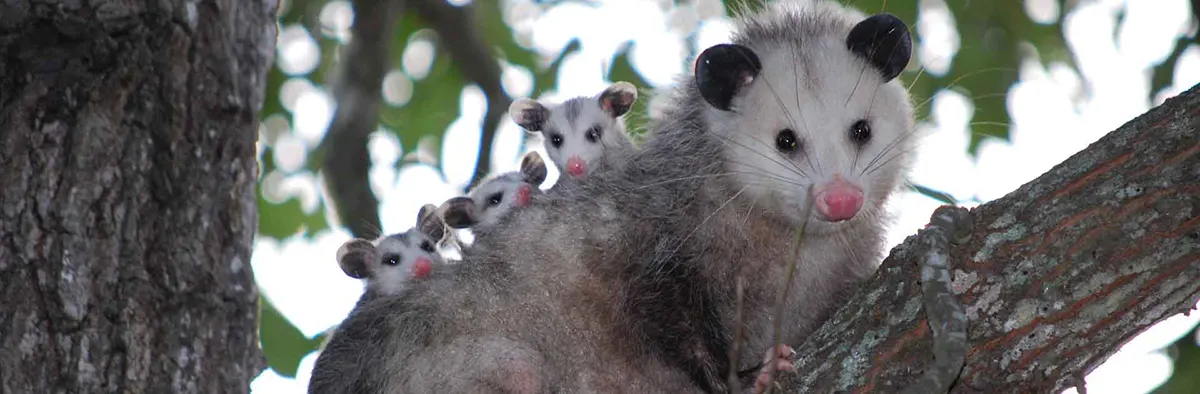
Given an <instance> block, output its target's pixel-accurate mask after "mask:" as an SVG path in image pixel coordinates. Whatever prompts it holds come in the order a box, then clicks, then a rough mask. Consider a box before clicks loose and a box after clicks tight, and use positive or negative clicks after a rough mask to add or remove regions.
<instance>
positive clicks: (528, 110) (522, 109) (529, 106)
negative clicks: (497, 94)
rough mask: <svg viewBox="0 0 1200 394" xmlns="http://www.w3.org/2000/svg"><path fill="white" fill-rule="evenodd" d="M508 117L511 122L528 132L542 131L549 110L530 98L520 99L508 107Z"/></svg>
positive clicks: (548, 115) (548, 116)
mask: <svg viewBox="0 0 1200 394" xmlns="http://www.w3.org/2000/svg"><path fill="white" fill-rule="evenodd" d="M508 116H510V117H512V120H513V122H516V123H517V125H518V126H521V127H523V128H525V129H526V130H529V131H542V127H544V126H545V123H546V119H549V118H550V110H548V109H546V107H545V106H544V105H542V104H541V103H539V102H537V101H534V100H533V99H531V98H528V97H526V98H521V99H517V101H513V103H512V104H511V105H509V106H508Z"/></svg>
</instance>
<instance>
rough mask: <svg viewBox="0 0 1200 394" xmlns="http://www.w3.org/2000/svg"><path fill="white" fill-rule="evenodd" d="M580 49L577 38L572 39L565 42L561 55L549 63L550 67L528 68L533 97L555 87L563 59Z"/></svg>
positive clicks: (581, 45) (580, 45) (581, 46)
mask: <svg viewBox="0 0 1200 394" xmlns="http://www.w3.org/2000/svg"><path fill="white" fill-rule="evenodd" d="M581 48H583V44H581V43H580V42H579V39H578V38H573V39H571V41H568V42H567V45H566V46H565V47H563V50H562V53H559V54H558V57H556V58H554V61H552V62H550V66H548V67H546V69H545V70H538V69H537V68H536V67H533V68H530V71H532V72H533V95H534V96H537V94H538V93H541V92H544V91H547V90H550V89H551V88H553V87H554V86H555V85H557V84H558V69H559V68H561V67H562V62H563V59H566V58H567V55H570V54H572V53H575V52H576V51H578V50H580V49H581Z"/></svg>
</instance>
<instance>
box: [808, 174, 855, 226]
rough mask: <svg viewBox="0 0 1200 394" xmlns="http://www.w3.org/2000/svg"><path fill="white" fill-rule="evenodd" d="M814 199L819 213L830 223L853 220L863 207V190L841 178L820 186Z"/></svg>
mask: <svg viewBox="0 0 1200 394" xmlns="http://www.w3.org/2000/svg"><path fill="white" fill-rule="evenodd" d="M814 197H816V199H817V201H816V203H817V206H816V208H817V213H819V214H820V215H821V216H822V217H824V218H825V220H828V221H830V222H840V221H843V220H849V219H851V218H853V217H854V215H856V214H858V210H859V209H861V208H862V205H863V192H862V189H861V188H859V187H858V186H856V185H854V184H853V183H850V182H847V181H846V180H844V179H842V178H840V177H839V178H835V179H834V180H833V181H830V182H829V183H826V184H824V185H821V186H819V187H818V188H817V190H816V194H815V196H814Z"/></svg>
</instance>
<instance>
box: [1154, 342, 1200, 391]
mask: <svg viewBox="0 0 1200 394" xmlns="http://www.w3.org/2000/svg"><path fill="white" fill-rule="evenodd" d="M1197 330H1200V326H1196V327H1193V328H1192V330H1190V331H1188V333H1187V334H1186V335H1184V336H1183V337H1180V338H1179V340H1177V341H1175V343H1173V344H1171V345H1168V346H1167V348H1168V349H1170V353H1171V356H1172V357H1171V358H1173V359H1174V364H1175V365H1174V370H1175V371H1174V372H1172V373H1171V377H1170V378H1168V379H1167V381H1166V382H1163V384H1162V385H1161V386H1158V388H1156V389H1154V391H1152V393H1154V394H1185V393H1186V394H1190V393H1200V344H1197V343H1196V342H1197V341H1198V340H1200V337H1198V336H1197Z"/></svg>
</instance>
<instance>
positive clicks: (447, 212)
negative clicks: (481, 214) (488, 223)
mask: <svg viewBox="0 0 1200 394" xmlns="http://www.w3.org/2000/svg"><path fill="white" fill-rule="evenodd" d="M441 210H442V219H445V221H446V225H447V226H450V227H453V228H467V227H471V226H473V225H475V223H479V218H478V217H477V216H476V214H475V201H473V200H471V199H470V198H467V197H454V198H451V199H449V200H446V202H444V203H442V208H441Z"/></svg>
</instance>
